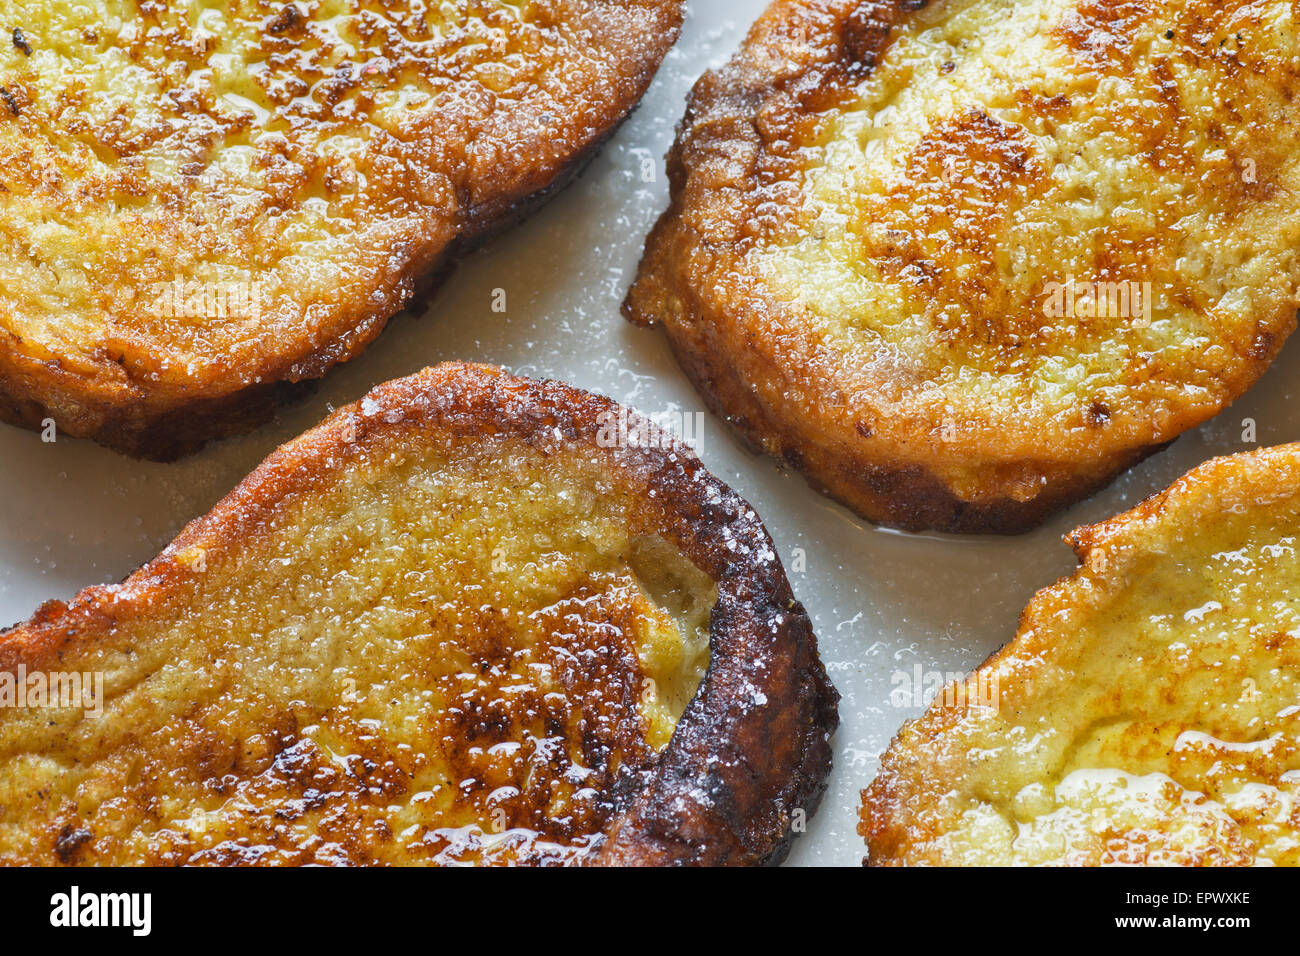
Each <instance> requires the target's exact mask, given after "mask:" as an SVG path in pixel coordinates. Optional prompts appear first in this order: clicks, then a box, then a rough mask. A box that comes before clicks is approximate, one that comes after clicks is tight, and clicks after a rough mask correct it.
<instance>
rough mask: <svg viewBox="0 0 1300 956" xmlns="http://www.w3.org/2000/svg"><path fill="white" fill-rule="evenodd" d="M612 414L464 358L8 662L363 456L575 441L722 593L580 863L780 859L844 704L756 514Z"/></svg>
mask: <svg viewBox="0 0 1300 956" xmlns="http://www.w3.org/2000/svg"><path fill="white" fill-rule="evenodd" d="M618 407H619V406H618V405H617V404H615V403H614V402H612V401H611V400H609V399H606V398H602V397H599V396H596V395H592V394H591V393H588V392H585V391H582V390H579V389H576V388H573V387H571V386H568V385H564V384H562V383H558V382H553V381H542V382H538V381H532V380H528V379H523V378H517V377H515V376H512V375H509V374H507V373H505V372H503V371H501V370H500V369H497V368H493V367H491V366H482V365H471V364H467V363H448V364H444V365H440V366H437V367H435V368H431V369H426V370H425V371H424V372H421V373H419V374H417V375H414V376H411V377H409V378H405V379H398V380H395V381H392V382H387V383H385V384H383V385H380V386H378V387H377V388H376V389H374V390H373V391H372V392H371V393H370V394H369V395H368V396H367V397H366V398H365V399H363V400H362V401H361V402H357V403H356V404H353V405H350V406H348V407H346V408H343V409H340V410H339V411H338V412H336V413H335V414H334V415H332V416H331V417H330V418H329V419H327V420H326V421H325V422H324V423H323V424H322V425H320V426H318V427H317V428H315V429H313V430H311V431H309V432H307V433H305V434H304V435H302V436H301V437H299V438H297V439H295V440H294V441H292V442H289V443H288V444H286V445H284V446H283V447H281V448H280V449H279V450H278V451H276V452H275V453H273V454H272V455H271V456H270V457H269V458H267V460H266V461H265V462H263V463H262V465H260V466H259V467H258V468H257V469H256V470H255V471H254V472H253V473H252V474H251V475H249V477H248V478H246V479H245V480H244V481H243V482H241V483H240V485H239V486H238V487H237V488H235V490H234V491H232V492H231V493H230V494H229V495H228V496H227V497H226V498H225V499H223V500H222V501H221V502H220V503H218V504H217V505H216V506H215V507H214V508H213V509H212V511H211V512H209V513H208V514H207V515H205V516H204V517H201V518H199V519H197V520H195V521H194V522H192V523H191V524H190V525H189V526H188V527H187V528H186V529H185V530H184V531H183V532H182V533H181V534H180V535H179V536H178V537H177V538H176V540H175V541H173V542H172V543H171V544H170V545H169V546H168V547H167V548H166V549H165V550H164V551H163V552H162V553H161V554H160V555H159V556H158V557H157V558H155V559H154V560H153V561H151V562H150V563H149V564H147V565H145V566H144V567H143V568H141V569H140V570H139V571H137V572H135V573H134V574H132V575H131V576H130V577H129V578H127V579H126V580H125V581H124V582H123V583H121V584H118V585H101V586H95V587H90V588H87V589H85V590H84V591H82V592H81V593H80V594H79V595H77V597H75V598H74V599H73V600H72V601H71V602H70V603H68V604H64V603H62V602H58V601H54V602H49V603H47V604H46V605H44V606H43V607H41V608H40V609H39V610H38V611H37V612H36V614H35V615H34V616H33V617H32V619H31V620H29V621H28V622H26V623H25V624H22V625H19V626H17V627H16V628H14V629H11V630H9V631H7V632H4V633H3V634H2V635H0V668H3V669H8V670H12V669H13V668H15V667H17V665H18V664H19V663H26V664H27V665H28V666H29V667H36V668H38V667H41V666H43V662H49V661H55V660H58V659H59V658H60V657H61V656H62V655H63V654H65V653H67V652H69V651H71V650H72V649H73V648H75V647H76V646H77V645H78V644H81V643H83V642H87V641H93V640H94V639H95V636H96V635H97V634H103V633H107V632H109V631H111V630H114V629H116V628H119V627H121V626H123V625H124V624H126V623H128V622H129V621H131V620H132V619H133V618H139V617H140V616H142V615H146V614H148V613H149V612H150V610H151V609H154V608H157V607H160V606H162V605H165V604H166V603H167V602H168V601H170V600H173V599H174V598H173V595H175V594H177V593H180V592H181V591H182V590H183V586H184V584H185V583H186V582H187V581H189V580H191V579H192V578H193V577H194V575H195V574H196V573H197V572H196V571H195V570H194V569H193V568H192V567H190V565H189V564H187V563H186V562H184V561H183V560H182V555H183V554H184V553H187V552H190V550H191V549H193V548H202V549H204V550H205V551H206V552H208V553H209V554H217V553H220V552H221V551H222V550H230V549H234V548H239V547H241V546H242V545H244V543H245V542H248V541H251V540H254V539H256V538H257V537H258V536H259V535H260V534H261V533H263V530H264V529H265V527H266V525H267V522H268V520H269V518H270V517H271V516H272V515H273V514H274V513H275V512H276V511H278V510H279V509H281V508H282V507H284V505H285V503H286V502H287V501H290V500H294V499H300V498H303V497H308V496H311V495H312V494H314V493H317V492H318V491H319V490H320V489H321V488H323V487H324V486H325V485H327V483H328V482H330V481H331V480H332V478H333V476H334V475H335V474H337V473H338V472H340V471H342V470H343V469H345V468H347V467H349V466H350V465H351V464H352V463H353V462H356V461H358V460H360V459H361V457H362V456H363V455H364V454H365V453H366V452H367V451H369V450H372V449H375V448H378V447H385V448H387V447H393V446H395V447H398V448H400V447H403V446H405V447H411V446H412V445H417V444H418V443H419V442H421V441H426V440H428V439H430V438H435V437H438V436H456V437H475V436H482V435H484V434H509V435H511V436H513V437H516V438H518V439H520V440H523V441H525V442H527V443H528V444H529V445H530V446H532V447H533V448H535V449H536V450H537V451H538V453H539V454H540V455H545V454H547V453H548V450H554V448H555V447H556V446H557V445H558V444H561V443H563V444H567V445H579V446H582V447H586V448H589V449H591V450H592V451H593V452H595V453H598V454H600V455H601V456H607V457H608V458H609V467H610V469H611V471H612V472H614V473H615V474H616V475H617V476H618V477H619V479H620V480H622V481H624V482H627V483H629V484H630V485H631V486H632V487H633V488H634V489H635V490H636V491H637V492H638V494H636V495H635V496H634V498H635V500H636V501H637V502H638V507H637V510H636V512H634V513H631V514H629V515H628V516H627V517H628V520H629V521H630V522H632V523H633V524H634V526H638V527H641V528H644V529H645V530H647V531H656V532H658V533H660V534H663V535H664V536H665V537H666V538H668V539H669V540H671V541H672V542H673V543H674V544H676V545H677V547H679V548H680V549H681V551H682V552H683V553H684V554H685V555H686V556H687V557H688V558H689V559H690V560H691V561H692V562H694V563H695V564H696V565H697V566H698V567H699V568H700V569H701V570H703V571H704V572H705V573H706V574H708V575H709V577H710V578H712V579H713V580H714V581H715V582H716V584H717V588H718V601H717V604H716V605H715V606H714V608H713V611H712V614H711V616H710V624H709V635H710V637H709V645H710V651H711V661H710V666H709V669H708V672H707V673H706V675H705V679H704V681H703V683H702V684H701V686H700V689H699V691H698V692H697V693H696V695H695V698H694V699H693V700H692V701H691V703H690V704H689V706H688V707H687V709H686V712H685V713H684V714H683V716H682V719H681V720H680V722H679V723H678V726H677V728H676V731H675V732H674V734H673V737H672V740H671V741H670V743H669V745H668V747H667V748H666V750H665V751H664V752H663V753H662V754H661V755H660V757H659V759H658V761H657V762H656V763H655V765H654V766H653V767H652V768H650V769H649V770H647V771H644V772H642V773H641V774H639V775H635V776H629V777H627V778H625V779H624V780H623V781H621V782H620V784H619V785H618V791H617V793H616V797H617V798H618V799H619V800H620V802H621V804H622V807H623V809H622V810H621V812H620V813H619V814H617V815H616V816H615V818H614V819H613V821H612V823H611V825H610V827H609V829H608V831H607V834H608V839H607V840H606V841H605V842H604V844H603V846H601V847H600V848H599V849H598V850H597V851H596V853H595V854H594V855H593V856H592V857H591V858H589V859H588V860H586V861H584V862H589V863H597V864H604V865H611V864H612V865H668V864H697V865H724V864H758V863H775V862H780V860H782V859H783V858H784V857H785V855H786V853H787V852H788V850H789V845H790V842H791V840H792V839H793V836H794V833H793V830H792V822H793V820H794V819H795V813H796V811H798V810H802V811H803V812H804V814H805V815H806V816H808V817H810V816H811V815H812V814H813V812H814V811H815V810H816V808H817V805H818V804H819V802H820V800H821V797H822V795H823V794H824V792H825V789H826V779H827V777H828V775H829V773H830V766H831V750H830V737H831V735H832V734H833V732H834V730H835V728H836V726H837V725H838V722H839V718H838V707H837V704H838V700H839V695H838V693H837V692H836V691H835V688H834V687H833V685H832V684H831V682H830V680H829V678H828V677H827V675H826V671H825V669H824V667H823V666H822V663H821V660H820V658H819V657H818V653H817V639H816V636H815V635H814V634H813V631H812V624H811V622H810V620H809V618H808V615H807V613H806V612H805V610H804V609H803V607H802V605H800V604H799V603H798V602H797V601H795V599H794V597H793V594H792V593H791V591H790V585H789V582H788V580H787V579H786V576H785V571H784V570H783V568H782V567H781V562H780V559H779V558H778V557H777V556H776V550H775V547H774V546H773V544H772V541H771V539H770V537H769V536H768V534H767V532H766V529H765V528H764V527H763V524H762V522H761V520H760V519H759V517H758V515H757V514H755V512H754V511H753V509H752V508H751V507H750V506H749V505H748V504H747V503H746V502H745V501H744V500H743V499H741V498H740V497H739V496H738V495H737V494H736V493H735V492H734V491H732V490H731V489H730V488H728V487H727V486H726V485H724V484H723V483H722V482H720V481H719V480H718V479H716V478H714V477H713V476H712V475H711V474H709V473H708V471H706V470H705V468H704V466H703V464H701V462H700V461H699V460H698V459H697V458H696V457H695V455H694V454H693V453H692V452H690V450H689V449H687V448H686V447H685V446H684V445H680V444H678V443H677V442H676V441H672V442H671V443H670V444H668V445H667V447H660V446H658V445H655V443H650V444H651V446H652V447H639V448H617V449H607V448H601V447H600V446H599V445H598V443H597V436H598V434H599V430H600V428H601V424H600V423H601V421H602V420H603V417H604V416H605V415H606V414H607V413H609V412H611V411H616V410H617V409H618ZM363 408H364V410H363ZM647 428H648V429H651V430H653V426H651V425H649V424H648V423H647Z"/></svg>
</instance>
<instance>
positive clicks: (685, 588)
mask: <svg viewBox="0 0 1300 956" xmlns="http://www.w3.org/2000/svg"><path fill="white" fill-rule="evenodd" d="M612 421H619V406H617V405H615V404H614V403H613V402H610V401H608V400H606V399H602V398H598V397H596V396H594V395H591V394H589V393H586V392H582V391H579V390H577V389H574V388H571V387H568V386H565V385H561V384H558V383H554V382H536V381H530V380H526V379H520V378H515V377H512V376H510V375H507V374H505V373H503V372H501V371H500V370H497V369H493V368H489V367H484V366H471V365H462V364H454V365H444V366H439V367H437V368H434V369H430V370H426V371H425V372H423V373H421V374H419V375H417V376H413V377H411V378H407V379H402V380H398V381H394V382H389V383H387V384H384V385H381V386H379V387H378V388H377V389H375V390H374V391H373V392H371V393H370V394H369V395H368V396H367V397H366V398H364V399H363V400H362V401H361V402H359V403H357V404H355V405H353V406H350V407H348V408H345V409H342V410H340V411H339V412H337V413H336V414H334V415H333V416H332V417H331V418H329V419H328V420H327V421H326V422H325V423H324V424H323V425H321V426H320V427H318V428H316V429H315V430H313V431H310V432H308V433H306V434H305V435H303V436H301V437H300V438H298V439H296V440H294V441H292V442H290V443H289V444H287V445H285V446H284V447H283V448H281V449H280V450H279V451H277V452H276V453H275V454H273V455H272V456H271V457H270V458H268V459H267V460H266V462H264V463H263V464H262V465H261V466H260V467H259V468H258V469H257V470H256V471H255V472H254V473H253V474H252V475H250V476H249V478H248V479H247V480H245V481H244V482H243V483H242V484H241V485H240V486H239V487H238V488H237V489H236V490H235V491H234V492H232V493H231V494H230V495H229V496H228V497H227V498H226V499H225V500H224V501H222V502H221V503H220V504H218V505H217V506H216V507H215V508H214V509H213V510H212V511H211V512H210V513H209V514H208V515H206V516H204V517H202V518H200V519H198V520H197V521H195V522H194V523H193V524H191V525H190V526H189V527H188V528H187V529H186V530H185V531H184V532H183V533H182V534H181V535H180V537H179V538H177V539H176V541H175V542H173V543H172V544H171V545H170V546H169V547H168V548H167V549H166V550H165V551H164V552H163V553H162V554H160V555H159V556H158V558H157V559H155V560H154V561H152V562H151V563H150V564H148V565H147V566H145V567H144V568H142V569H141V570H140V571H138V572H136V573H135V574H133V575H131V577H129V578H128V579H127V580H126V581H124V582H123V583H121V584H118V585H112V586H100V587H92V588H89V589H87V590H85V591H83V592H82V593H81V594H80V595H78V596H77V597H76V598H75V599H74V600H73V601H71V602H70V603H69V604H67V605H65V604H63V603H58V602H55V603H51V604H48V605H46V606H45V607H43V608H42V609H41V610H40V611H39V612H38V613H37V614H36V615H35V616H34V617H33V618H32V619H31V620H30V621H28V622H27V623H25V624H23V625H21V626H19V627H17V628H15V629H13V630H10V631H9V632H7V633H5V634H3V635H0V702H2V701H3V699H4V689H5V687H6V686H8V687H9V689H10V694H11V696H10V700H9V706H4V707H0V863H9V864H14V863H37V864H265V865H270V864H306V863H337V864H443V863H445V864H451V863H487V864H496V863H526V864H638V865H639V864H683V863H685V864H753V863H763V862H769V863H770V862H775V861H778V860H779V859H780V858H781V857H782V856H783V855H784V852H785V849H786V847H787V845H788V842H789V841H790V839H791V838H792V836H793V834H794V832H795V831H798V830H801V829H802V824H803V822H804V821H806V820H807V818H808V817H809V816H810V815H811V814H812V812H813V811H814V809H815V808H816V806H817V803H818V801H819V799H820V796H821V794H822V792H823V790H824V787H825V780H826V776H827V773H828V772H829V769H830V749H829V737H830V735H831V733H832V731H833V729H834V727H835V725H836V722H837V716H836V701H837V699H838V698H837V695H836V693H835V690H834V688H833V687H832V686H831V684H830V683H829V681H828V680H827V677H826V674H825V671H824V670H823V668H822V665H821V663H820V661H819V659H818V655H817V646H816V639H815V637H814V635H813V632H812V629H811V625H810V623H809V620H808V617H807V615H806V614H805V612H804V610H803V608H802V607H801V606H800V605H799V604H798V603H797V602H796V601H795V600H794V598H793V596H792V595H791V593H790V588H789V585H788V583H787V581H786V577H785V573H784V571H783V570H782V568H781V564H780V560H779V559H778V558H777V556H776V553H775V551H774V548H773V546H772V542H771V540H770V539H769V538H768V536H767V534H766V532H765V530H764V529H763V526H762V523H761V522H760V520H759V518H758V517H757V516H756V515H755V514H754V512H753V511H752V510H751V509H750V508H749V506H748V505H746V504H745V503H744V502H743V501H742V500H741V499H740V498H739V497H738V496H737V495H736V494H735V493H734V492H732V491H731V490H730V489H728V488H727V487H726V486H724V485H723V484H721V483H720V482H719V481H717V480H716V479H715V478H713V477H712V476H711V475H709V474H708V473H707V472H706V471H705V470H704V468H703V466H702V465H701V464H700V463H699V461H698V460H697V459H696V458H695V456H694V455H693V454H692V453H691V452H690V451H689V449H687V448H685V447H684V446H682V445H679V444H677V443H676V442H675V441H672V440H671V439H669V438H668V437H667V436H666V434H665V433H662V432H659V431H658V430H657V429H655V428H654V426H653V425H651V424H650V423H649V422H648V421H643V420H641V419H640V418H639V417H637V416H636V415H634V414H632V415H629V416H628V417H627V418H625V419H622V421H623V422H629V421H630V422H631V423H632V424H633V426H635V427H634V428H633V429H632V432H633V434H634V435H637V436H639V437H636V438H626V439H625V438H622V437H619V438H617V439H614V440H611V439H610V437H609V433H608V431H607V429H608V428H609V423H610V422H612ZM619 427H620V428H622V427H623V426H622V424H620V426H619ZM38 675H39V678H40V680H42V681H44V682H45V683H44V684H43V685H42V686H46V687H48V688H51V689H52V688H54V687H55V686H56V682H59V681H62V682H63V683H61V684H58V686H59V687H60V688H62V689H64V690H66V688H67V687H68V686H70V685H69V683H68V682H69V681H71V680H72V678H73V677H74V676H77V675H80V683H79V685H78V687H79V688H80V689H81V690H82V691H83V693H82V694H81V696H80V697H76V698H72V697H69V695H68V694H66V693H63V695H62V696H59V695H55V694H53V693H52V692H51V696H49V697H48V698H46V699H44V700H42V699H39V698H32V696H31V694H32V692H33V687H34V684H33V681H35V680H37V679H38ZM16 680H17V681H18V683H17V684H15V681H16ZM16 688H17V689H18V691H19V693H22V691H23V688H25V689H26V692H27V694H28V696H27V698H26V699H25V700H24V699H19V701H18V703H17V705H15V703H14V697H13V692H14V691H15V689H16ZM86 688H91V691H90V692H85V691H86ZM95 688H98V691H97V692H96V691H95V690H94V689H95Z"/></svg>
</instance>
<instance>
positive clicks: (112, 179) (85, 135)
mask: <svg viewBox="0 0 1300 956" xmlns="http://www.w3.org/2000/svg"><path fill="white" fill-rule="evenodd" d="M680 20H681V2H680V0H621V2H615V0H448V2H442V3H435V4H425V3H418V2H407V0H398V2H391V3H390V2H385V3H375V2H370V0H310V2H304V0H295V2H293V3H285V2H281V0H232V2H230V3H222V4H210V3H199V2H176V3H142V2H139V0H91V2H87V3H77V4H74V3H69V2H61V0H0V25H2V26H3V29H4V34H5V35H4V37H3V38H2V39H3V41H4V42H3V44H0V100H2V101H0V274H2V275H4V277H5V278H4V283H3V285H2V286H0V417H2V418H4V419H6V420H9V421H12V422H17V423H20V424H26V425H29V426H39V425H40V423H41V422H42V420H43V419H44V418H45V417H47V416H48V417H52V418H54V419H55V421H56V422H57V423H58V425H59V427H60V428H61V429H62V430H63V431H64V432H66V433H68V434H71V435H75V436H79V437H92V438H95V439H97V440H99V441H101V442H103V443H106V444H109V445H112V446H114V447H117V448H120V449H123V450H125V451H128V452H132V453H135V454H140V455H147V456H150V457H160V458H167V457H174V456H176V455H179V454H182V453H184V452H187V451H189V450H192V449H193V448H194V447H195V446H196V445H198V444H200V443H202V441H204V440H205V439H207V438H209V437H211V436H213V435H216V434H220V433H222V432H225V431H229V430H231V429H235V428H240V427H245V426H246V425H247V424H248V423H249V422H251V421H254V420H256V419H258V418H260V417H264V416H265V415H266V414H267V412H268V409H269V408H271V407H272V405H273V403H274V401H275V400H276V399H278V398H279V397H280V396H281V394H282V393H283V392H284V391H286V387H285V385H284V384H283V383H292V382H298V381H301V380H304V379H312V378H316V377H319V376H320V375H323V374H324V373H325V371H326V370H327V369H329V368H330V367H331V366H333V365H334V364H336V363H338V362H343V361H346V360H348V359H349V358H351V357H353V356H354V355H356V354H357V353H358V352H359V351H360V350H361V349H362V348H364V346H365V345H366V344H368V343H369V342H370V341H371V340H372V339H373V338H374V337H375V336H376V335H378V334H379V332H380V330H381V329H382V328H383V326H384V324H385V323H386V322H387V321H388V319H389V318H390V317H391V316H392V315H393V314H395V313H396V312H398V311H399V310H400V309H401V308H402V306H403V305H404V304H405V303H406V301H407V300H408V299H409V298H410V297H411V295H412V293H413V290H414V288H415V286H416V283H417V280H418V279H419V278H420V277H421V276H422V275H424V274H426V273H428V272H429V270H430V269H432V268H433V267H434V266H435V265H437V263H438V262H439V261H440V260H441V259H442V258H443V257H444V255H445V254H447V253H448V251H449V250H453V249H454V248H456V247H458V246H460V245H463V244H465V243H468V242H472V241H474V240H475V239H476V238H477V237H479V236H481V235H482V234H484V233H485V232H486V231H488V230H490V229H491V228H492V227H493V226H494V225H496V224H499V223H504V222H506V221H508V220H510V219H512V218H514V217H517V216H518V215H520V214H522V212H523V211H525V210H526V209H527V208H528V207H529V206H530V205H531V204H532V203H533V202H535V201H536V200H538V199H539V198H540V197H541V196H542V195H544V194H546V193H547V192H548V190H549V189H550V188H552V187H554V186H556V185H558V184H559V183H560V182H561V181H562V180H563V179H564V178H565V177H566V176H567V175H569V174H571V173H573V172H574V171H575V170H576V168H577V167H578V166H579V165H580V163H581V162H582V160H583V159H584V158H585V157H587V156H588V155H590V153H591V151H592V150H593V149H594V148H595V147H596V146H597V145H598V144H599V143H600V142H601V141H602V140H603V139H604V137H605V136H606V135H608V133H609V132H610V131H611V130H612V129H613V127H614V126H615V125H616V124H617V123H618V122H619V121H620V120H621V119H622V118H623V117H624V116H625V115H626V114H627V113H628V111H629V110H630V109H631V108H632V107H633V105H634V104H635V103H636V102H637V100H638V99H639V98H640V96H641V94H642V93H643V92H644V91H645V89H646V87H647V86H648V85H649V83H650V80H651V78H652V76H653V75H654V72H655V70H656V69H657V68H658V65H659V63H660V61H661V59H662V57H663V55H664V54H665V53H666V51H667V49H668V47H669V46H670V45H671V44H672V42H673V40H674V39H675V38H676V36H677V32H678V29H679V25H680ZM11 31H16V32H14V33H13V38H12V39H13V42H12V43H11V42H10V32H11Z"/></svg>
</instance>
